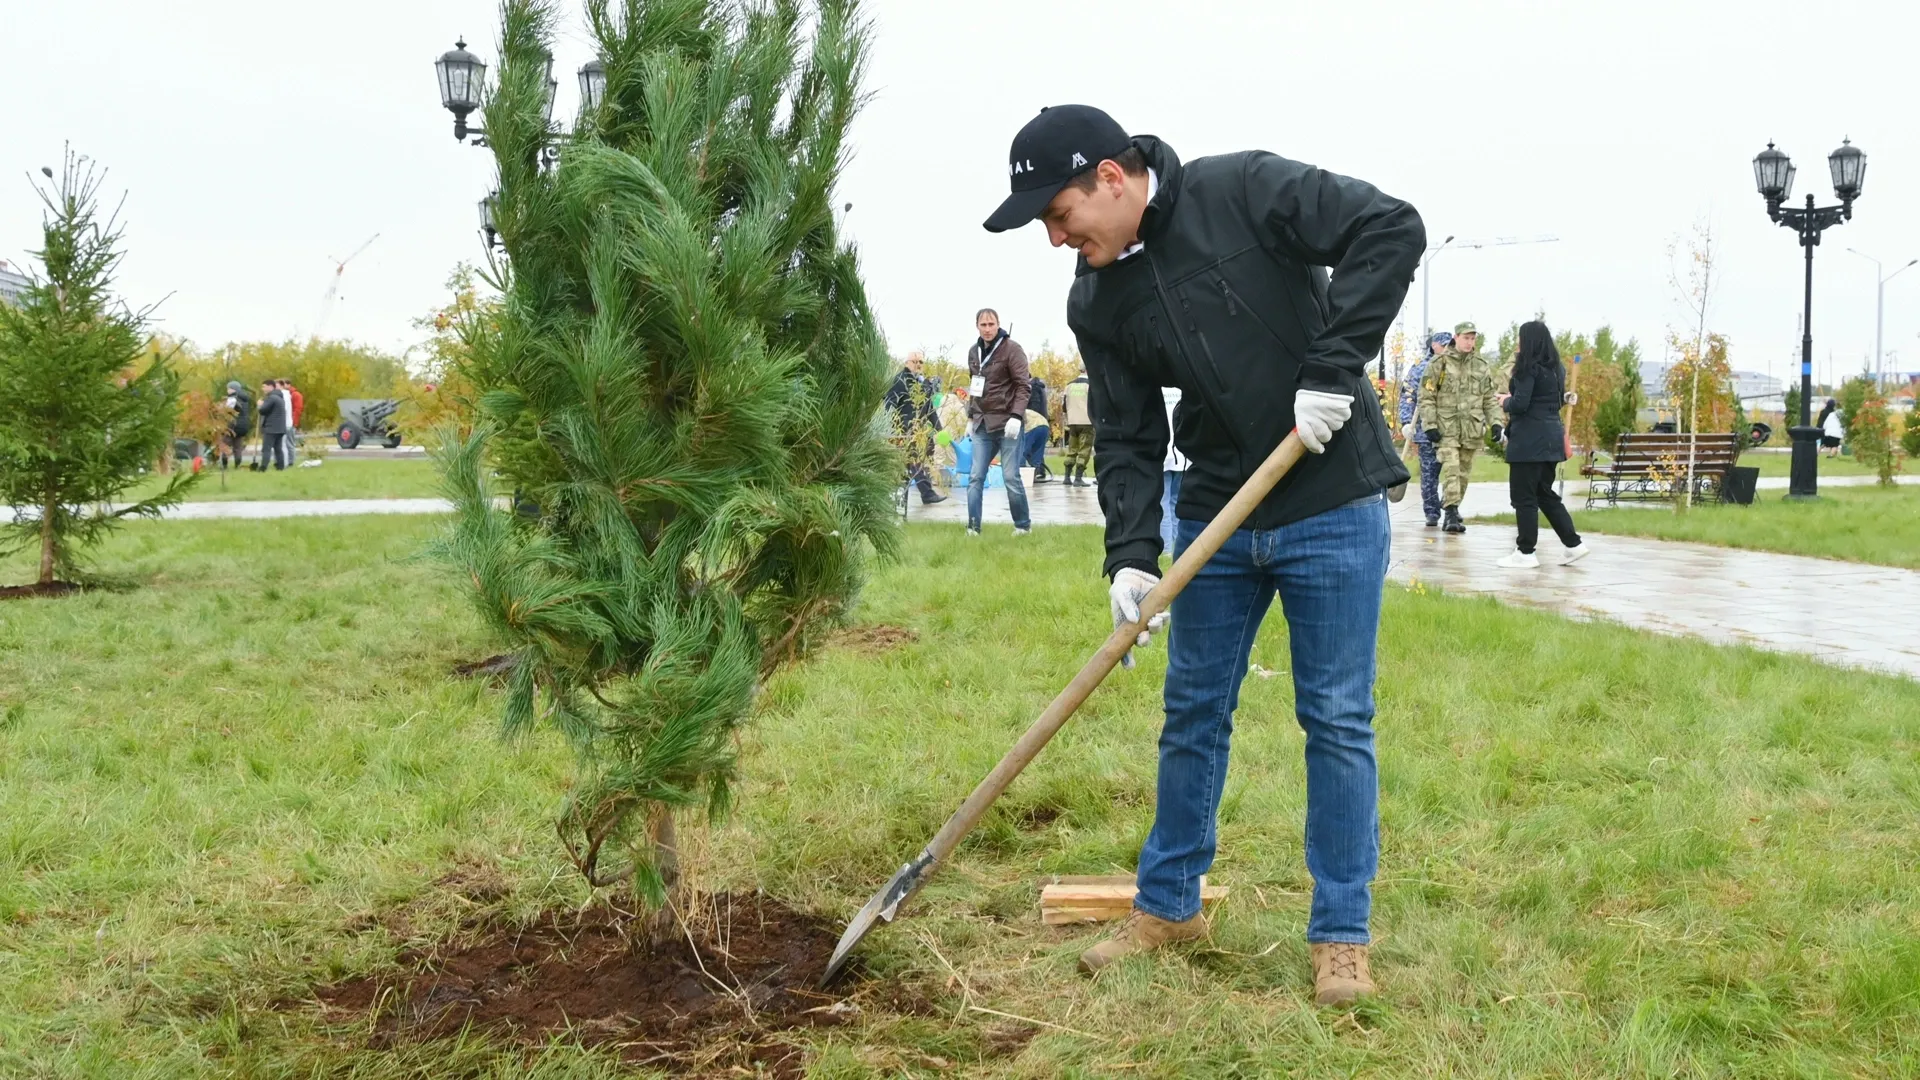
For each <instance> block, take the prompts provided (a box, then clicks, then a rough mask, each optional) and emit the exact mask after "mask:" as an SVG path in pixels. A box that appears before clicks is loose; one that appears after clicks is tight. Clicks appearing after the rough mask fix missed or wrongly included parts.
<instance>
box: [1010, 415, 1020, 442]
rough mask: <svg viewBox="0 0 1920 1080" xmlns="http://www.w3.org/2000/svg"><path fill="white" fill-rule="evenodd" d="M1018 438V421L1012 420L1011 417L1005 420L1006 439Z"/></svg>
mask: <svg viewBox="0 0 1920 1080" xmlns="http://www.w3.org/2000/svg"><path fill="white" fill-rule="evenodd" d="M1019 437H1020V421H1019V420H1016V419H1014V418H1013V417H1008V418H1007V438H1009V439H1017V438H1019Z"/></svg>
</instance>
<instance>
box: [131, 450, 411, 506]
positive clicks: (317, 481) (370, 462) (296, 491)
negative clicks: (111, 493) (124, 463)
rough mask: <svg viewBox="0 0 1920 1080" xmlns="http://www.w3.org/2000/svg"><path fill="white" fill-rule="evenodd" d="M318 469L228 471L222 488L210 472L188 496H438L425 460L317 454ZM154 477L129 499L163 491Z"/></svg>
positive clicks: (201, 498) (203, 499) (217, 498)
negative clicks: (259, 471) (262, 471)
mask: <svg viewBox="0 0 1920 1080" xmlns="http://www.w3.org/2000/svg"><path fill="white" fill-rule="evenodd" d="M301 460H303V461H318V462H321V464H320V465H318V466H315V467H313V468H307V469H303V468H300V467H299V466H298V465H297V464H296V465H295V467H294V468H291V469H287V470H284V471H281V472H264V473H257V472H252V471H250V470H248V469H228V470H227V472H226V475H225V483H224V484H223V483H222V476H221V474H220V471H219V470H218V469H214V470H210V471H208V472H207V473H206V475H205V478H204V479H202V480H201V481H200V483H199V484H197V485H196V486H195V487H194V489H193V492H192V493H191V494H190V495H189V496H188V498H189V500H191V501H194V502H214V501H225V500H244V499H418V498H432V497H435V496H438V495H439V494H440V489H439V471H438V470H437V469H436V468H435V467H434V464H433V463H432V462H431V461H428V460H427V459H425V458H412V459H404V458H403V459H393V458H349V457H336V456H334V455H331V454H316V455H313V456H311V457H306V458H302V459H301ZM164 483H165V482H164V481H162V480H161V479H159V478H157V477H155V478H153V479H150V480H149V481H147V482H146V483H144V484H142V485H141V486H140V487H138V488H137V489H135V490H134V492H132V493H131V496H130V498H132V497H138V496H140V495H142V494H146V493H149V492H152V491H157V490H159V488H161V487H162V486H164Z"/></svg>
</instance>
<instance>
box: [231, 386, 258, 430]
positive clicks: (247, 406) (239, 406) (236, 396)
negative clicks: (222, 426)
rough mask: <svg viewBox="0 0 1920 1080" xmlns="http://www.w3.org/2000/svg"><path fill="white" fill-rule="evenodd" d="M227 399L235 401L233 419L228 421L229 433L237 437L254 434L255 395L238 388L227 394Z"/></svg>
mask: <svg viewBox="0 0 1920 1080" xmlns="http://www.w3.org/2000/svg"><path fill="white" fill-rule="evenodd" d="M227 400H229V401H232V402H233V419H231V420H229V421H227V434H229V435H231V436H233V437H234V438H236V439H244V438H246V437H247V436H248V435H251V434H253V395H252V394H249V393H247V392H246V391H245V390H236V391H234V392H233V393H231V394H228V395H227Z"/></svg>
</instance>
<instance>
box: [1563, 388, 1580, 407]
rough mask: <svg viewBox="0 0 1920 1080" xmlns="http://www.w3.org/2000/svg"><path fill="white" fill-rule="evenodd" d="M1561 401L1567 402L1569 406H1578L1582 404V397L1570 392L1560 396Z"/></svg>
mask: <svg viewBox="0 0 1920 1080" xmlns="http://www.w3.org/2000/svg"><path fill="white" fill-rule="evenodd" d="M1560 400H1561V401H1563V402H1565V403H1566V404H1568V405H1578V404H1580V395H1579V394H1576V393H1574V392H1573V391H1571V390H1569V391H1567V392H1566V393H1564V394H1562V395H1560Z"/></svg>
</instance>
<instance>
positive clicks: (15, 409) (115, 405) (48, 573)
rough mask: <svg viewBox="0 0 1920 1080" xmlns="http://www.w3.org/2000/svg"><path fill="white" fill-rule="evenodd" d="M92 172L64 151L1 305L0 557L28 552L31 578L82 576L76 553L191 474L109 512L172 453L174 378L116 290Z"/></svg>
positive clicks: (174, 494) (115, 237)
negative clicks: (34, 235) (1, 516)
mask: <svg viewBox="0 0 1920 1080" xmlns="http://www.w3.org/2000/svg"><path fill="white" fill-rule="evenodd" d="M102 179H103V176H102V174H101V172H100V171H99V170H98V169H96V168H94V167H93V166H92V165H89V164H87V163H86V162H85V160H84V159H82V158H79V157H76V156H75V155H74V154H73V153H72V152H71V151H69V152H68V153H67V155H66V159H65V162H64V165H63V168H62V171H61V174H60V176H59V177H58V178H57V179H56V180H55V183H54V185H53V186H52V188H51V189H47V188H41V189H39V193H40V198H41V201H43V202H44V203H45V204H46V211H45V213H44V215H43V224H42V237H43V246H42V248H41V250H40V251H38V252H36V253H35V255H36V256H37V257H38V258H39V260H40V262H41V265H42V267H43V270H44V275H43V276H41V275H36V277H35V280H34V282H33V285H32V287H31V288H29V289H28V290H27V291H26V294H25V295H24V296H23V297H22V300H21V305H20V307H18V308H11V307H8V306H7V305H5V304H0V508H5V507H13V508H15V509H14V511H13V515H12V519H11V520H10V521H6V522H0V554H5V553H8V552H12V551H19V550H21V549H23V548H37V549H38V550H39V553H40V573H39V579H38V584H39V585H41V586H43V587H44V586H50V585H53V584H54V583H55V582H56V581H60V580H65V581H69V582H74V581H84V580H85V578H86V573H85V570H84V567H83V564H82V561H81V555H82V553H83V552H84V551H85V550H86V549H87V548H89V547H92V546H93V545H95V544H97V543H99V542H100V541H101V540H102V539H103V538H104V537H105V536H106V534H107V533H108V532H109V531H111V530H112V529H113V528H114V527H115V526H117V525H118V524H119V523H120V522H122V521H124V520H125V519H127V518H129V517H136V516H155V515H158V514H159V513H160V511H161V510H163V509H165V508H166V507H168V506H171V505H173V504H174V503H177V502H179V501H180V500H181V498H182V497H184V495H185V493H186V489H187V487H188V486H189V485H190V484H192V483H193V481H194V479H195V477H193V476H192V475H191V474H189V473H180V474H176V475H175V476H174V477H173V479H172V480H171V481H170V482H169V483H168V484H167V486H166V487H165V488H163V489H162V490H161V491H160V492H158V493H157V494H154V495H151V496H148V497H147V498H145V499H140V500H137V501H135V502H132V503H128V504H126V505H124V506H114V505H112V504H113V502H114V500H116V499H118V498H119V497H120V496H121V495H122V494H124V493H125V492H126V491H127V490H128V489H129V488H132V487H133V486H134V485H136V484H139V483H140V482H141V481H142V480H143V479H145V478H146V475H147V473H148V471H149V470H150V469H152V468H153V466H154V464H155V462H157V461H159V460H160V458H161V455H163V454H168V453H171V452H172V438H173V427H174V418H175V415H176V414H177V412H178V410H179V398H180V394H179V379H178V377H177V376H176V374H175V373H174V371H173V368H172V366H171V364H170V362H169V358H168V357H165V356H159V355H154V356H151V357H148V356H147V355H145V354H146V345H147V337H148V335H147V330H146V316H147V314H148V313H149V311H150V310H151V309H148V310H142V311H134V310H131V309H129V308H128V307H127V306H126V304H125V303H124V302H123V301H121V300H120V299H119V298H118V297H116V296H114V295H113V292H112V289H113V274H114V270H115V269H116V268H117V267H118V265H119V262H120V250H119V245H120V239H121V235H120V229H119V222H118V217H117V215H108V216H107V217H106V218H105V219H104V220H102V218H101V216H100V208H99V202H98V195H99V191H100V182H101V180H102Z"/></svg>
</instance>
